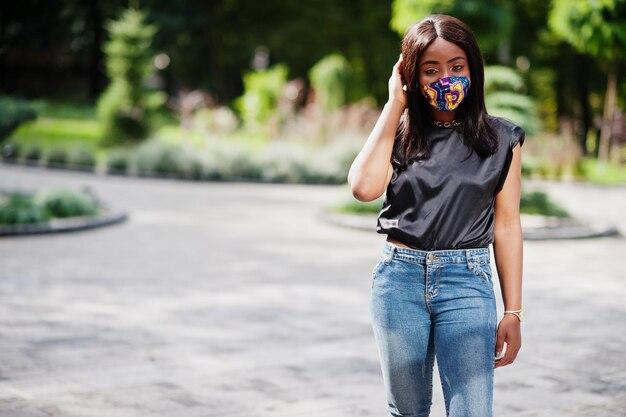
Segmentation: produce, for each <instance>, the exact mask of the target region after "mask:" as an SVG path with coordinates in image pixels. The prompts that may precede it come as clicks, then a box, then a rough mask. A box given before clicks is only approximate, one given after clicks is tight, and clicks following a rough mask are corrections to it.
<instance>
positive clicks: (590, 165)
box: [577, 158, 626, 185]
mask: <svg viewBox="0 0 626 417" xmlns="http://www.w3.org/2000/svg"><path fill="white" fill-rule="evenodd" d="M577 170H578V172H577V174H578V175H579V177H581V178H582V179H584V180H587V181H590V182H594V183H596V184H606V185H620V184H626V165H623V166H619V165H617V164H611V163H607V162H602V161H598V160H597V159H591V158H584V159H581V160H580V161H579V163H578V166H577Z"/></svg>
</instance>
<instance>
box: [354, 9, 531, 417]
mask: <svg viewBox="0 0 626 417" xmlns="http://www.w3.org/2000/svg"><path fill="white" fill-rule="evenodd" d="M523 141H524V130H523V129H522V128H520V127H518V126H516V125H514V124H513V123H511V122H509V121H506V120H504V119H501V118H497V117H492V116H489V115H488V114H487V111H486V109H485V104H484V68H483V58H482V55H481V52H480V50H479V48H478V44H477V42H476V39H475V37H474V35H473V33H472V32H471V30H470V29H469V28H468V27H467V26H466V25H465V24H464V23H462V22H461V21H459V20H457V19H455V18H453V17H450V16H445V15H433V16H429V17H427V18H425V19H423V20H422V21H420V22H418V23H417V24H415V25H413V26H411V27H410V28H409V29H408V30H407V31H406V33H405V35H404V38H403V40H402V54H401V55H400V59H399V60H398V62H397V63H396V64H395V65H394V67H393V72H392V75H391V78H390V79H389V100H388V102H387V103H386V105H385V106H384V109H383V111H382V113H381V115H380V118H379V119H378V121H377V123H376V125H375V127H374V129H373V131H372V133H371V135H370V136H369V138H368V139H367V142H366V143H365V145H364V146H363V149H362V150H361V151H360V153H359V154H358V156H357V157H356V159H355V160H354V162H353V163H352V166H351V167H350V172H349V174H348V183H349V184H350V187H351V190H352V193H353V195H354V196H355V198H357V199H358V200H361V201H372V200H374V199H376V198H378V197H380V196H381V195H382V194H383V192H385V190H386V199H385V202H384V204H383V207H382V210H381V211H380V214H379V216H378V224H377V232H378V233H382V234H387V240H386V242H385V243H384V248H383V250H382V254H381V256H380V260H379V262H378V264H377V265H376V266H375V267H374V270H373V274H372V293H371V305H370V308H371V314H372V327H373V330H374V336H375V339H376V342H377V344H378V351H379V354H380V361H381V368H382V374H383V380H384V383H385V388H386V393H387V400H388V411H389V415H390V416H428V415H429V412H430V406H431V403H432V402H431V400H432V373H433V366H434V359H435V357H436V358H437V366H438V369H439V375H440V379H441V383H442V388H443V394H444V402H445V406H446V415H447V416H452V417H473V416H476V417H488V416H492V404H493V374H494V368H497V367H500V366H505V365H508V364H511V363H512V362H513V361H514V360H515V357H516V355H517V353H518V351H519V349H520V346H521V334H520V321H521V320H522V315H521V308H522V231H521V224H520V217H519V202H520V192H521V155H520V152H521V150H520V149H521V145H522V143H523ZM490 244H493V252H494V256H495V261H496V267H497V270H498V277H499V280H500V285H501V288H502V298H503V301H504V308H505V311H504V315H503V317H502V319H501V320H500V322H499V323H498V324H497V317H496V304H495V296H494V291H493V281H492V272H491V267H490V251H489V245H490ZM496 324H497V326H496ZM505 346H506V349H504V348H505Z"/></svg>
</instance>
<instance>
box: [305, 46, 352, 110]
mask: <svg viewBox="0 0 626 417" xmlns="http://www.w3.org/2000/svg"><path fill="white" fill-rule="evenodd" d="M351 74H352V67H351V66H350V63H349V62H348V60H347V59H346V58H345V57H344V56H343V55H341V54H332V55H328V56H326V57H324V58H322V59H321V60H320V61H318V62H317V63H316V64H315V65H314V66H313V67H312V68H311V70H310V71H309V79H310V80H311V85H312V86H313V89H314V90H315V94H316V101H318V103H319V104H320V106H321V107H322V109H324V110H325V111H332V110H336V109H338V108H340V107H342V106H344V105H345V104H347V102H348V83H349V82H350V76H351Z"/></svg>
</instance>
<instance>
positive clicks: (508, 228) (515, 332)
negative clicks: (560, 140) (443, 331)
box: [493, 144, 523, 368]
mask: <svg viewBox="0 0 626 417" xmlns="http://www.w3.org/2000/svg"><path fill="white" fill-rule="evenodd" d="M521 152H522V150H521V145H519V144H517V145H516V146H515V147H514V148H513V158H512V160H511V165H510V167H509V172H508V174H507V177H506V181H505V182H504V186H503V187H502V190H500V192H499V193H498V194H496V201H495V225H494V241H493V250H494V255H495V258H496V268H497V269H498V277H499V280H500V288H501V289H502V301H503V302H504V309H505V310H520V309H521V308H522V260H523V245H522V225H521V222H520V212H519V205H520V196H521V191H522V173H521V171H522V170H521V166H522V164H521V158H522V156H521ZM505 341H506V344H507V347H506V354H505V356H504V357H503V358H501V359H496V361H495V367H496V368H497V367H499V366H505V365H508V364H510V363H512V362H513V361H514V360H515V357H516V356H517V352H518V351H519V349H520V347H521V346H522V336H521V330H520V321H519V319H518V318H517V317H516V316H515V315H513V314H505V315H504V317H503V318H502V320H501V321H500V323H499V324H498V336H497V342H496V354H498V353H499V352H502V348H503V343H504V342H505Z"/></svg>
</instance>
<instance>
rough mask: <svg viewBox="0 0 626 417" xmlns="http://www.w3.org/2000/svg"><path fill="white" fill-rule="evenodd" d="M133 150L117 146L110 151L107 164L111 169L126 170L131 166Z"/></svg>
mask: <svg viewBox="0 0 626 417" xmlns="http://www.w3.org/2000/svg"><path fill="white" fill-rule="evenodd" d="M130 160H131V151H130V150H129V149H126V148H116V149H112V150H110V151H109V152H108V154H107V158H106V166H107V169H108V170H109V171H118V172H126V171H128V168H129V167H130Z"/></svg>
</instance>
